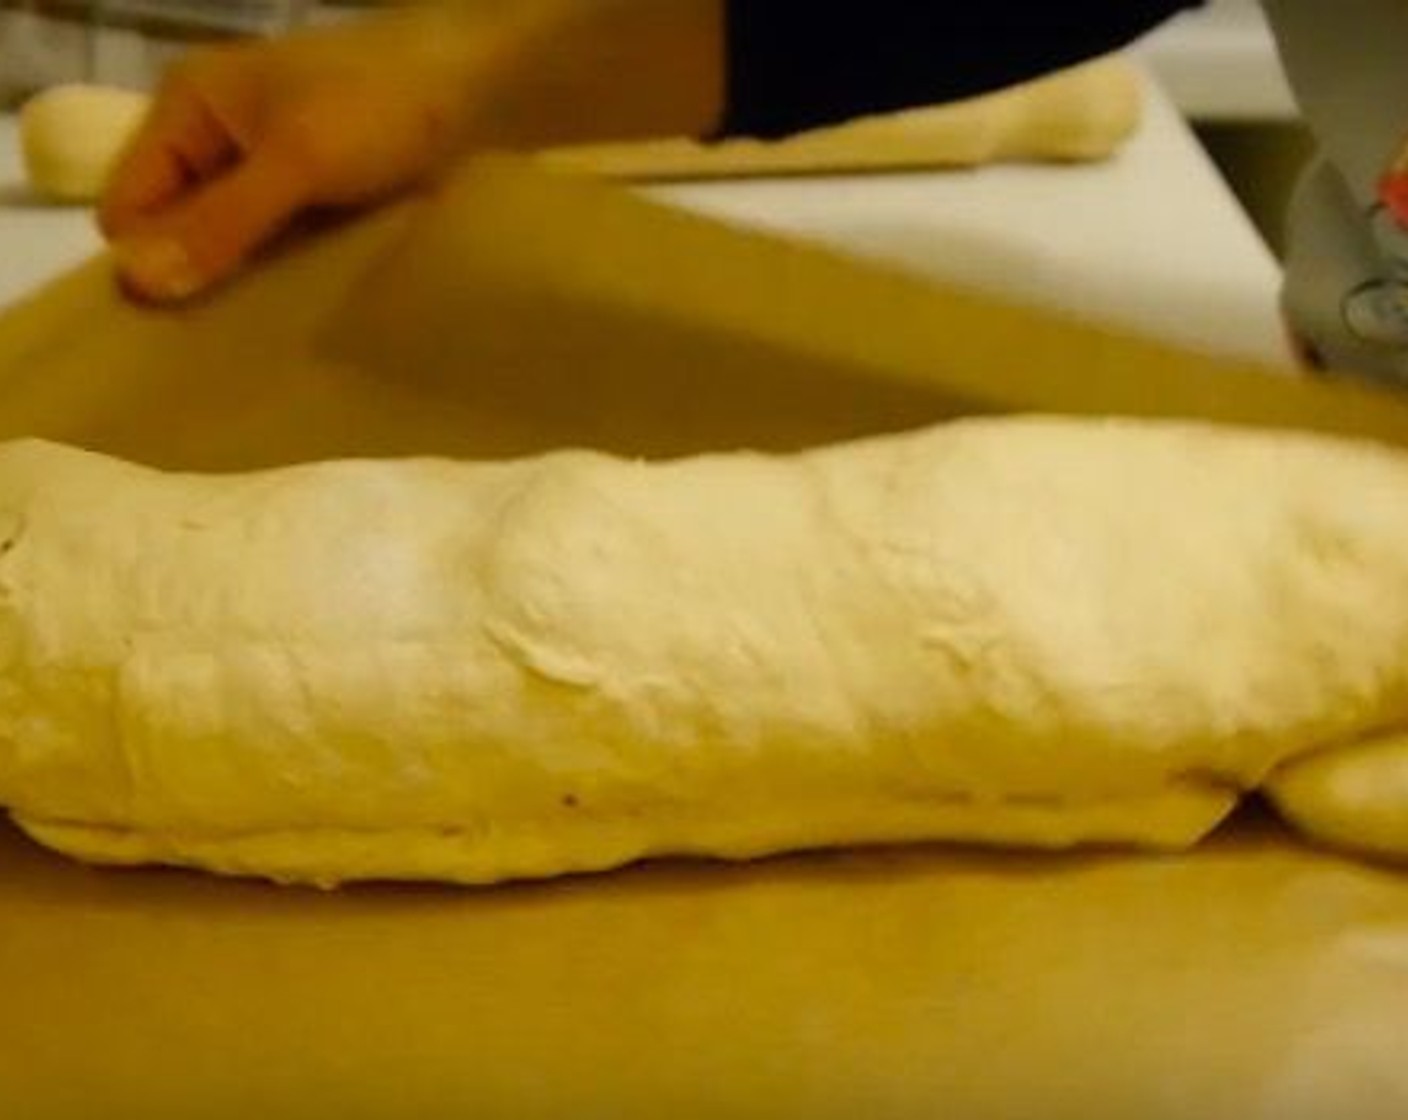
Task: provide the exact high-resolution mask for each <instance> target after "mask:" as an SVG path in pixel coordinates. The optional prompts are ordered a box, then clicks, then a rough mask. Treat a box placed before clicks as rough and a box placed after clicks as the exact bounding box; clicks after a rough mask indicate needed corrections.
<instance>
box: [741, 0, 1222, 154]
mask: <svg viewBox="0 0 1408 1120" xmlns="http://www.w3.org/2000/svg"><path fill="white" fill-rule="evenodd" d="M1200 3H1201V0H1048V2H1045V3H1043V2H1041V0H1030V2H1014V0H976V2H974V0H951V2H947V3H946V2H944V0H860V2H859V3H854V2H853V3H849V4H847V3H843V2H842V0H726V4H725V8H726V13H727V20H728V54H729V59H728V66H729V76H728V107H727V112H726V116H725V119H724V125H723V129H722V132H723V134H724V135H751V136H764V137H772V136H783V135H786V134H788V133H792V132H799V131H802V130H804V129H807V128H813V127H817V126H819V125H823V124H832V123H836V122H839V121H843V120H848V119H850V118H852V117H858V116H863V115H865V114H868V113H879V112H889V111H892V110H897V109H904V108H912V107H916V106H919V105H928V104H935V103H938V102H943V101H953V100H957V99H959V98H963V97H970V96H973V95H975V94H979V93H985V92H988V91H990V90H994V89H999V88H1001V87H1003V86H1008V85H1013V84H1015V83H1016V82H1019V81H1023V80H1025V79H1028V78H1033V77H1036V76H1037V75H1039V74H1043V73H1047V72H1049V71H1052V70H1058V69H1060V68H1062V67H1064V66H1069V65H1073V64H1075V63H1076V62H1080V61H1083V60H1085V59H1088V58H1094V57H1095V56H1097V55H1100V54H1104V53H1106V52H1108V51H1111V50H1114V49H1115V48H1117V47H1121V46H1124V45H1125V44H1126V43H1128V42H1130V41H1131V40H1133V39H1135V38H1137V37H1138V36H1139V35H1141V34H1142V33H1143V32H1145V31H1147V30H1149V29H1150V28H1152V27H1154V26H1155V25H1156V24H1158V23H1160V22H1161V21H1163V20H1164V19H1166V18H1168V17H1169V16H1171V15H1173V14H1174V13H1175V12H1178V11H1180V10H1182V9H1184V8H1195V7H1198V6H1200Z"/></svg>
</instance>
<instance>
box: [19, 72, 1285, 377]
mask: <svg viewBox="0 0 1408 1120" xmlns="http://www.w3.org/2000/svg"><path fill="white" fill-rule="evenodd" d="M651 193H653V194H654V195H656V196H658V197H661V198H664V199H669V200H672V201H675V202H678V203H680V204H683V205H687V206H690V207H693V208H697V209H700V210H703V211H706V212H710V213H712V214H715V215H718V216H721V217H724V218H727V219H729V220H735V221H739V222H743V223H747V224H754V225H758V226H761V227H766V228H771V229H777V230H786V231H789V232H791V233H794V234H797V235H800V236H803V237H807V238H811V239H814V240H817V241H821V242H825V243H828V244H831V245H835V246H837V247H839V248H842V249H844V250H847V251H851V252H857V253H861V254H866V255H870V256H874V257H879V258H882V259H885V260H888V261H892V262H895V263H897V264H900V265H901V266H903V267H906V268H909V269H913V270H915V271H917V272H920V273H923V274H926V275H932V276H936V277H941V278H946V279H953V280H958V281H961V282H965V283H970V284H974V285H977V286H981V287H985V288H989V289H995V290H1000V291H1004V292H1007V293H1010V294H1012V295H1014V296H1015V297H1017V298H1020V299H1024V300H1032V301H1034V302H1040V303H1047V304H1054V305H1057V306H1061V307H1064V308H1067V309H1069V310H1072V311H1074V312H1076V313H1078V314H1081V315H1084V316H1087V317H1091V318H1098V319H1102V320H1106V321H1110V322H1114V323H1118V324H1123V325H1127V326H1130V327H1134V328H1137V329H1142V330H1145V331H1148V332H1151V333H1154V334H1158V335H1160V336H1163V337H1166V338H1169V339H1173V340H1175V341H1181V342H1184V343H1188V344H1191V345H1195V346H1199V347H1201V348H1206V349H1216V350H1222V351H1227V352H1234V353H1238V354H1242V355H1248V356H1253V357H1262V358H1268V359H1272V360H1279V359H1281V358H1283V357H1284V356H1285V349H1284V342H1283V340H1282V335H1281V330H1280V325H1279V318H1278V315H1277V312H1276V288H1277V284H1278V269H1277V267H1276V264H1275V262H1274V260H1273V259H1272V257H1271V255H1270V253H1269V252H1268V250H1267V249H1266V248H1265V246H1264V245H1263V243H1262V242H1261V240H1260V238H1259V237H1258V236H1257V234H1256V233H1255V231H1254V230H1253V228H1252V226H1251V225H1250V223H1249V222H1248V221H1247V220H1246V218H1245V217H1244V216H1243V215H1242V212H1241V210H1240V209H1239V208H1238V206H1237V203H1236V202H1235V200H1234V199H1233V197H1232V195H1231V193H1230V192H1229V191H1228V190H1227V188H1226V186H1225V185H1224V184H1223V182H1222V180H1221V178H1220V177H1219V176H1218V174H1217V172H1216V170H1215V169H1214V168H1213V167H1212V165H1211V163H1210V162H1209V161H1208V160H1207V158H1206V157H1205V156H1204V155H1203V153H1202V150H1201V149H1200V148H1199V147H1198V145H1197V142H1196V141H1195V140H1194V139H1193V137H1192V135H1191V133H1190V132H1189V131H1188V129H1187V127H1186V126H1185V124H1184V123H1183V120H1182V118H1181V117H1180V116H1179V115H1178V113H1177V111H1176V110H1174V109H1173V108H1172V106H1171V105H1170V104H1169V103H1168V101H1167V99H1166V98H1165V97H1164V96H1163V95H1162V94H1161V93H1159V92H1157V91H1156V90H1151V93H1150V98H1149V105H1148V113H1147V120H1146V122H1145V125H1144V127H1143V129H1142V130H1141V133H1140V134H1139V136H1138V137H1136V138H1135V140H1134V141H1133V142H1132V143H1131V144H1130V145H1129V146H1128V148H1127V149H1126V150H1125V151H1124V152H1123V153H1122V154H1121V155H1120V156H1119V157H1117V158H1116V159H1115V160H1113V161H1112V162H1110V163H1107V164H1102V165H1094V166H1063V167H991V168H984V169H982V170H979V171H973V172H938V173H919V174H897V175H882V176H863V177H861V176H841V177H820V178H813V179H785V180H771V181H749V182H734V183H712V184H686V185H676V186H669V187H656V188H652V190H651ZM98 244H99V240H98V236H97V234H96V232H95V231H94V229H93V227H92V221H91V217H90V215H89V214H88V213H87V212H86V211H83V210H73V209H59V208H49V207H44V206H41V205H39V204H37V203H34V202H32V201H30V200H29V199H28V196H27V195H26V194H25V192H24V190H23V187H22V186H21V174H20V166H19V158H18V152H17V150H16V145H15V130H14V123H13V120H12V119H11V118H8V117H0V304H3V303H6V302H9V301H12V300H13V299H15V298H16V297H18V296H20V295H22V294H23V293H25V292H26V291H28V290H30V289H32V288H33V287H34V286H35V285H37V284H39V283H41V282H43V281H44V280H46V279H48V278H50V277H52V276H54V275H56V274H57V273H58V272H60V271H62V270H64V269H65V268H67V267H69V266H70V265H72V264H74V263H76V262H77V261H79V260H81V259H82V258H83V257H84V256H85V255H87V254H88V253H90V252H92V251H93V250H94V249H96V248H97V247H98Z"/></svg>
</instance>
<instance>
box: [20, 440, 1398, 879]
mask: <svg viewBox="0 0 1408 1120" xmlns="http://www.w3.org/2000/svg"><path fill="white" fill-rule="evenodd" d="M0 530H3V532H2V533H0V543H2V547H3V559H0V658H3V665H0V803H3V804H5V805H7V806H8V807H9V808H10V810H11V812H12V813H13V815H14V817H15V819H16V820H17V821H18V822H19V823H20V825H21V826H22V827H24V828H25V829H26V830H28V831H29V832H30V833H31V834H32V835H34V836H35V837H37V838H38V839H39V840H41V841H42V842H45V843H48V844H51V845H53V846H54V847H57V848H60V849H62V850H64V851H67V852H70V853H72V854H75V855H77V856H80V857H83V858H86V859H92V860H97V861H102V862H114V863H137V862H150V861H158V862H170V863H178V864H191V865H196V866H200V867H205V868H210V869H213V870H217V871H222V872H230V873H247V874H256V875H264V876H270V877H273V878H277V879H282V880H293V881H308V882H314V883H320V884H332V883H336V882H340V881H344V880H350V879H359V878H368V877H373V878H380V877H392V878H434V879H448V880H456V881H461V882H467V883H486V882H492V881H496V880H501V879H508V878H514V877H523V876H546V875H554V874H559V873H565V872H571V871H582V870H588V869H600V868H608V867H612V866H616V865H619V864H623V863H626V862H628V861H631V860H635V859H639V858H642V857H647V856H653V855H667V854H676V853H696V854H706V855H712V856H723V857H749V856H755V855H760V854H764V853H769V852H775V851H779V850H784V849H793V848H803V847H812V846H826V845H840V844H857V843H872V842H886V841H913V840H925V839H961V840H972V841H980V842H991V843H1001V844H1022V845H1038V846H1042V847H1062V846H1067V845H1073V844H1080V843H1088V842H1119V843H1130V844H1135V845H1148V846H1155V847H1182V846H1185V845H1189V844H1191V843H1193V842H1194V841H1196V840H1197V839H1198V838H1200V837H1201V836H1203V835H1204V834H1205V833H1207V832H1208V831H1209V830H1210V829H1212V828H1213V827H1214V826H1215V825H1216V824H1217V823H1218V822H1219V821H1220V820H1221V819H1222V818H1223V817H1224V816H1225V815H1226V814H1227V813H1228V811H1229V810H1230V809H1231V808H1232V806H1233V805H1234V804H1235V803H1236V801H1237V800H1238V797H1239V796H1240V795H1241V794H1242V793H1243V792H1244V791H1248V790H1253V789H1256V788H1257V787H1258V786H1260V785H1261V784H1262V783H1263V782H1265V781H1266V780H1267V779H1268V777H1270V776H1272V775H1275V774H1277V773H1278V771H1279V770H1280V769H1281V768H1283V767H1285V766H1287V765H1288V764H1291V763H1293V762H1294V761H1295V760H1298V759H1303V758H1310V757H1323V756H1324V755H1325V754H1326V753H1327V752H1333V751H1335V750H1338V749H1348V748H1352V747H1354V746H1355V745H1356V744H1359V743H1363V742H1365V741H1368V740H1371V739H1375V738H1379V737H1381V735H1382V733H1383V732H1385V731H1387V730H1390V729H1394V728H1402V727H1403V726H1404V725H1405V723H1406V722H1408V460H1405V458H1403V457H1402V456H1400V455H1398V454H1395V453H1392V452H1389V451H1386V450H1382V449H1379V448H1377V447H1373V446H1368V445H1357V444H1353V443H1347V442H1339V441H1334V440H1329V439H1323V438H1314V437H1308V436H1306V437H1297V436H1287V435H1284V434H1281V435H1261V434H1253V433H1245V432H1235V431H1231V430H1219V429H1213V428H1203V427H1198V426H1181V425H1174V424H1162V425H1160V424H1144V425H1136V424H1122V423H1116V422H1108V423H1105V422H1090V421H1075V420H1055V419H1037V418H1033V419H1005V420H985V421H965V422H960V423H956V424H952V425H949V426H945V427H940V428H936V429H932V430H929V431H924V432H920V433H915V434H910V435H904V436H897V437H884V438H876V439H873V440H869V441H864V442H860V443H855V444H851V445H845V446H838V447H834V448H828V449H824V450H820V451H815V452H811V453H807V454H802V455H797V456H790V457H765V456H758V455H746V454H736V455H719V456H713V457H707V458H699V459H693V460H686V461H679V462H673V463H663V464H645V463H639V462H628V461H624V460H619V459H614V458H610V457H607V456H603V455H599V454H593V453H585V452H564V453H561V454H555V455H550V456H547V457H544V458H539V459H532V460H524V461H518V462H507V463H485V464H468V463H453V462H445V461H429V460H420V461H400V462H343V463H328V464H322V465H312V466H300V467H292V468H286V469H282V470H278V471H270V472H264V473H257V474H247V475H230V476H196V475H179V474H163V473H159V472H156V471H152V470H148V469H146V468H141V467H137V466H133V465H130V464H125V463H122V462H118V461H115V460H111V459H107V458H104V457H101V456H97V455H92V454H88V453H84V452H80V451H76V450H70V449H65V448H62V447H59V446H55V445H51V444H44V443H37V442H20V443H12V444H6V445H0ZM1292 786H1293V783H1288V785H1287V791H1288V796H1289V797H1290V798H1291V799H1292V800H1295V799H1296V798H1297V797H1299V796H1311V795H1310V794H1303V793H1302V794H1298V793H1297V792H1296V790H1295V789H1294V788H1292ZM1335 838H1336V839H1340V840H1342V839H1343V838H1342V837H1335ZM1350 842H1352V838H1351V841H1350Z"/></svg>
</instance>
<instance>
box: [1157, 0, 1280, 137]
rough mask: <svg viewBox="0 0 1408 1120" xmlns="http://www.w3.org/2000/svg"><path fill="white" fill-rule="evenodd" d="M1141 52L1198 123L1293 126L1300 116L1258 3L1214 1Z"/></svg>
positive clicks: (1164, 29) (1184, 17)
mask: <svg viewBox="0 0 1408 1120" xmlns="http://www.w3.org/2000/svg"><path fill="white" fill-rule="evenodd" d="M1139 51H1140V54H1141V56H1142V57H1143V58H1144V59H1145V60H1146V61H1147V62H1148V63H1149V65H1150V66H1152V67H1153V69H1154V72H1155V73H1156V74H1158V76H1159V81H1160V82H1161V83H1162V84H1163V86H1164V88H1165V89H1166V90H1168V92H1169V95H1170V96H1171V97H1172V98H1173V100H1174V102H1175V103H1177V105H1178V107H1179V108H1180V109H1181V110H1182V111H1183V112H1184V113H1185V114H1187V115H1188V116H1189V117H1192V118H1193V119H1194V120H1198V121H1219V122H1242V123H1255V122H1286V121H1292V120H1295V119H1296V117H1297V116H1298V114H1299V110H1298V109H1297V107H1296V103H1295V98H1294V96H1293V95H1292V93H1291V87H1290V84H1289V83H1288V82H1287V81H1286V75H1285V72H1284V71H1283V70H1282V68H1281V59H1280V55H1279V54H1278V53H1277V50H1276V40H1275V37H1274V36H1273V35H1272V33H1271V28H1270V27H1269V26H1268V24H1267V22H1266V15H1265V13H1264V12H1263V11H1262V8H1261V5H1260V4H1259V3H1258V2H1257V0H1213V2H1212V3H1210V4H1208V5H1207V7H1205V8H1200V9H1198V10H1197V11H1190V12H1186V13H1184V14H1183V15H1181V16H1179V17H1177V18H1176V19H1174V20H1171V21H1170V22H1169V23H1168V24H1167V25H1166V26H1164V27H1162V28H1160V29H1159V30H1158V31H1155V32H1154V33H1153V34H1151V35H1149V36H1147V37H1146V38H1145V39H1144V40H1143V41H1142V42H1141V43H1140V44H1139Z"/></svg>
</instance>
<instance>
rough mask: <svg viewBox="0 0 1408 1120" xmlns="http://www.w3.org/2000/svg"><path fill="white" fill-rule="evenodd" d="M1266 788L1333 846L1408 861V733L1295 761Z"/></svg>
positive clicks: (1299, 823)
mask: <svg viewBox="0 0 1408 1120" xmlns="http://www.w3.org/2000/svg"><path fill="white" fill-rule="evenodd" d="M1267 791H1268V793H1269V794H1270V796H1271V799H1272V801H1273V802H1275V804H1276V807H1277V809H1278V810H1279V811H1280V813H1281V815H1282V816H1284V817H1286V818H1287V819H1288V820H1291V821H1294V822H1295V824H1296V827H1298V828H1299V829H1300V830H1301V831H1302V832H1304V833H1305V834H1306V835H1308V836H1312V837H1314V838H1315V839H1316V840H1319V841H1322V842H1323V843H1324V844H1326V845H1328V846H1329V847H1332V848H1338V849H1340V850H1342V851H1347V852H1356V853H1359V854H1361V855H1366V856H1372V857H1374V858H1377V859H1386V860H1392V861H1394V862H1398V863H1408V732H1401V733H1399V734H1396V735H1391V736H1388V737H1386V738H1384V739H1380V740H1375V741H1371V742H1368V743H1365V744H1363V745H1361V746H1354V747H1345V748H1341V749H1339V750H1330V751H1326V752H1324V753H1322V754H1316V755H1313V756H1311V757H1310V758H1307V759H1304V760H1300V761H1296V762H1292V763H1290V764H1288V765H1287V766H1285V767H1284V768H1283V769H1282V770H1281V771H1280V772H1278V773H1277V774H1275V775H1274V776H1273V777H1272V779H1271V781H1270V782H1269V783H1268V784H1267Z"/></svg>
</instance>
